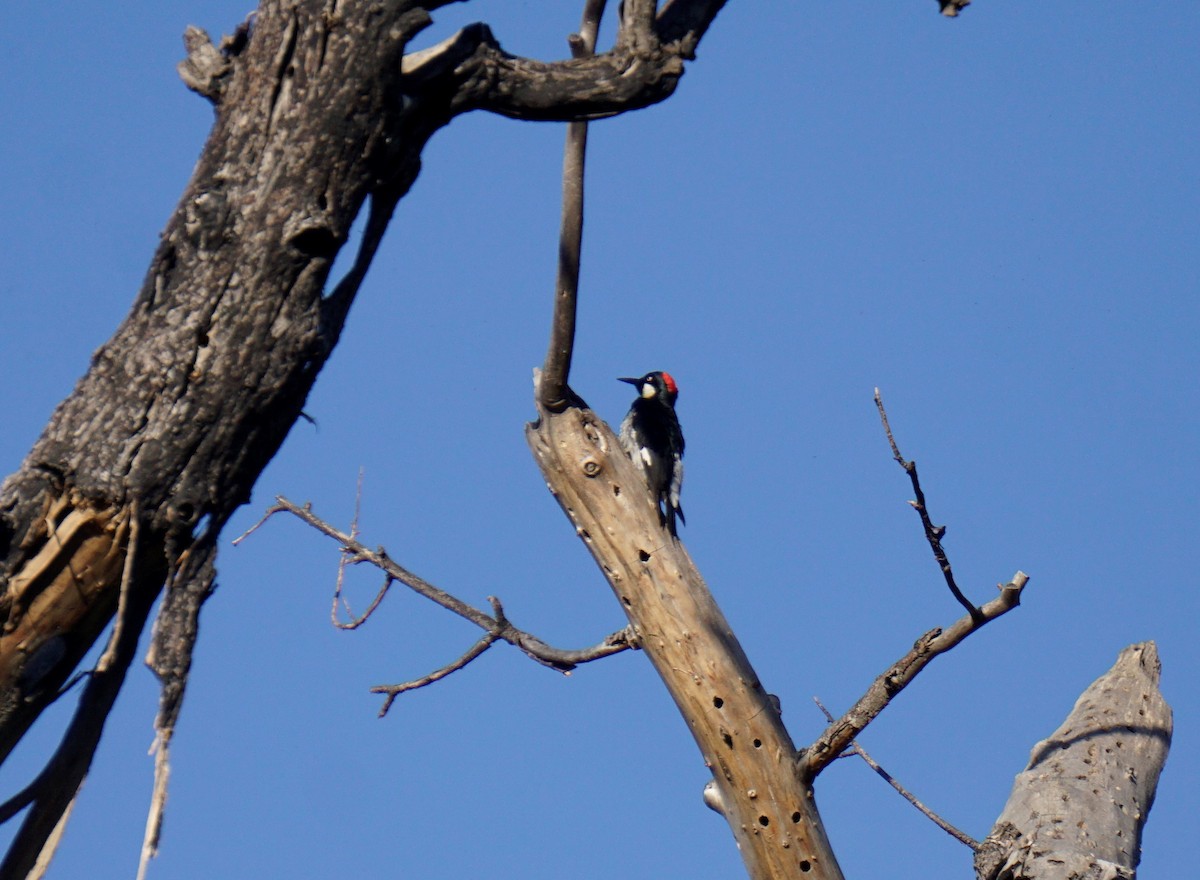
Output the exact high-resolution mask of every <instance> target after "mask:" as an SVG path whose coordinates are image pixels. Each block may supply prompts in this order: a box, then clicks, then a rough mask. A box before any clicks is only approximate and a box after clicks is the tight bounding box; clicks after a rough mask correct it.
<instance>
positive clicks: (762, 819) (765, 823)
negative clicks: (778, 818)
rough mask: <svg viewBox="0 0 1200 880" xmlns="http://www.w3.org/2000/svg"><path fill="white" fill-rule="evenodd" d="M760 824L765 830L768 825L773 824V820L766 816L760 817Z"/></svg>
mask: <svg viewBox="0 0 1200 880" xmlns="http://www.w3.org/2000/svg"><path fill="white" fill-rule="evenodd" d="M758 824H759V825H761V826H762V827H763V828H766V827H767V826H768V825H770V824H771V820H770V819H768V818H767V817H766V816H759V817H758Z"/></svg>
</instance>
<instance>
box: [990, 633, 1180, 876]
mask: <svg viewBox="0 0 1200 880" xmlns="http://www.w3.org/2000/svg"><path fill="white" fill-rule="evenodd" d="M1160 669H1161V667H1160V664H1159V660H1158V650H1157V648H1156V647H1155V645H1154V643H1153V642H1143V643H1141V644H1137V645H1131V646H1130V647H1128V648H1126V649H1125V650H1124V651H1122V652H1121V654H1120V656H1119V657H1118V658H1117V662H1116V664H1114V665H1113V667H1112V669H1110V670H1109V671H1108V672H1106V673H1104V675H1102V676H1100V678H1098V679H1096V681H1095V682H1093V683H1092V685H1091V686H1090V687H1089V688H1088V689H1087V690H1086V691H1084V692H1083V695H1082V696H1080V698H1079V700H1078V702H1077V703H1076V704H1075V708H1074V709H1073V710H1072V711H1071V714H1070V715H1068V716H1067V720H1066V721H1064V722H1063V724H1062V726H1061V727H1059V728H1058V730H1056V731H1054V733H1053V734H1051V735H1050V738H1049V739H1046V740H1043V741H1042V742H1040V743H1038V744H1037V745H1036V746H1034V748H1033V753H1032V754H1031V755H1030V758H1029V766H1028V767H1027V768H1026V769H1025V770H1024V771H1023V772H1022V773H1020V774H1019V775H1018V776H1017V779H1016V782H1015V783H1014V784H1013V790H1012V794H1011V795H1010V796H1009V799H1008V803H1007V804H1006V805H1005V807H1004V812H1003V813H1001V814H1000V818H999V819H998V820H997V821H996V824H995V826H994V827H993V828H992V831H991V833H990V834H989V835H988V837H987V839H986V840H985V841H984V842H983V843H982V844H981V845H980V848H979V851H978V853H977V854H976V858H975V871H976V876H977V877H978V878H979V880H1074V878H1085V877H1086V878H1095V880H1100V878H1107V880H1117V878H1123V880H1132V878H1133V877H1134V876H1135V872H1136V869H1137V865H1138V860H1139V859H1140V858H1141V843H1142V827H1143V826H1144V825H1145V823H1146V817H1147V816H1148V815H1149V813H1150V806H1151V804H1153V802H1154V791H1155V788H1156V787H1157V786H1158V776H1159V773H1161V772H1162V768H1163V764H1164V763H1165V762H1166V760H1167V750H1168V749H1169V748H1170V745H1171V730H1172V723H1171V708H1170V707H1169V706H1168V705H1167V703H1166V701H1165V700H1164V699H1163V696H1162V694H1161V693H1160V692H1159V690H1158V679H1159V671H1160Z"/></svg>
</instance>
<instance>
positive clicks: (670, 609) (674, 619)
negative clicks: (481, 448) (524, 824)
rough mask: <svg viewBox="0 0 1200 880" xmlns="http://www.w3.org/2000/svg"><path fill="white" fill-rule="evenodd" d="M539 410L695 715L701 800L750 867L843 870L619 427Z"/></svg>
mask: <svg viewBox="0 0 1200 880" xmlns="http://www.w3.org/2000/svg"><path fill="white" fill-rule="evenodd" d="M538 415H539V419H538V422H537V423H536V424H533V425H530V426H529V428H528V429H527V432H526V436H527V439H528V440H529V444H530V446H531V448H532V449H533V452H534V457H535V458H536V459H537V462H538V466H539V467H540V468H541V469H542V474H543V475H544V476H545V477H546V481H547V483H548V484H549V486H550V490H551V491H552V492H553V493H554V495H555V497H556V498H557V499H558V502H559V504H561V505H562V508H563V510H564V511H565V512H566V513H567V515H568V516H569V517H570V519H571V521H572V522H573V523H574V524H575V527H576V531H577V533H578V534H579V536H580V537H581V538H582V539H583V542H584V544H585V545H586V546H587V548H588V550H589V551H590V552H591V554H592V556H594V557H595V559H596V562H597V563H598V564H599V566H600V569H601V570H602V571H603V572H604V575H605V577H606V578H608V581H609V584H610V586H612V589H613V592H614V593H616V596H617V599H618V601H619V602H620V603H621V607H622V608H623V609H624V610H625V613H626V615H627V616H628V617H629V621H630V623H632V624H633V625H634V627H635V628H636V631H637V636H638V641H639V643H640V645H641V647H642V650H644V651H645V652H646V654H647V656H648V657H649V658H650V662H651V663H653V664H654V668H655V671H656V672H657V673H658V675H659V676H660V677H661V678H662V680H663V683H664V684H665V685H666V686H667V690H668V691H670V693H671V697H672V698H673V699H674V700H675V704H676V705H677V706H678V707H679V711H680V713H681V714H682V715H683V717H684V719H685V720H686V721H687V724H688V728H689V729H690V730H691V731H692V736H693V737H694V738H695V740H696V745H698V746H699V747H700V753H701V755H702V756H703V758H704V763H705V765H706V766H707V767H708V768H709V770H710V771H711V772H712V783H711V785H710V788H709V789H708V790H706V792H705V800H706V802H707V803H708V804H709V806H711V807H713V808H714V809H716V810H718V812H720V813H722V814H723V815H724V816H725V819H726V820H727V821H728V822H729V827H730V829H731V830H732V831H733V836H734V839H735V840H736V841H737V845H738V849H739V850H741V853H742V859H743V860H744V861H745V863H746V870H747V872H748V874H749V876H750V877H752V878H755V880H786V878H795V880H799V878H807V880H841V877H842V872H841V869H840V868H839V867H838V863H837V859H836V858H835V857H834V854H833V850H832V848H831V847H830V845H829V840H828V838H827V837H826V835H825V829H824V826H823V824H822V823H821V817H820V814H819V813H818V812H817V805H816V801H815V800H814V799H813V792H812V780H811V779H809V778H807V777H806V776H805V775H804V774H803V773H802V772H801V771H800V768H799V766H798V762H797V754H796V748H795V746H794V745H793V744H792V740H791V737H790V736H789V735H788V732H787V729H786V728H785V727H784V726H783V722H782V720H781V719H780V717H779V708H778V706H777V704H776V703H775V701H774V698H773V697H772V696H771V695H770V694H768V693H766V692H765V691H764V690H763V687H762V684H761V683H760V682H759V680H758V676H757V675H756V674H755V672H754V669H753V668H752V667H751V665H750V661H749V660H748V659H747V658H746V655H745V653H744V652H743V651H742V647H741V645H740V644H738V640H737V638H736V637H735V636H734V634H733V631H732V629H730V627H729V624H728V622H727V621H726V620H725V617H724V615H723V614H722V613H721V609H720V608H718V607H717V604H716V602H714V601H713V598H712V595H711V594H710V593H709V591H708V587H707V586H706V585H705V583H704V580H703V578H701V577H700V573H699V572H698V571H697V570H696V567H695V566H694V565H693V564H692V560H691V557H689V556H688V554H687V551H686V550H684V548H683V545H682V544H680V543H679V541H678V540H675V539H673V538H672V537H671V535H670V534H669V533H668V532H667V531H666V530H665V529H664V528H663V527H662V524H661V523H660V521H659V514H658V508H657V507H656V506H655V504H654V502H653V500H652V499H651V496H650V494H649V493H648V492H647V491H646V486H645V484H644V483H643V482H642V480H641V478H640V477H639V476H638V475H637V472H636V471H635V470H634V467H633V463H632V462H631V461H630V460H629V458H628V457H627V456H626V455H625V453H624V452H623V451H622V450H621V447H620V445H619V444H618V442H617V439H616V437H615V436H614V435H613V433H612V430H611V429H610V428H609V427H608V425H606V424H605V423H604V422H603V421H601V420H600V419H599V418H597V417H596V416H595V415H594V414H593V413H592V412H591V411H590V410H588V409H586V408H581V407H575V406H572V407H568V408H567V409H565V410H564V411H563V412H560V413H554V412H550V411H548V410H546V409H545V408H543V407H539V413H538ZM696 796H697V798H699V797H700V796H701V793H700V792H699V791H697V793H696Z"/></svg>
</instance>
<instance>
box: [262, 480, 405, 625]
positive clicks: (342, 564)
mask: <svg viewBox="0 0 1200 880" xmlns="http://www.w3.org/2000/svg"><path fill="white" fill-rule="evenodd" d="M362 487H363V471H362V468H359V469H358V487H357V489H356V490H355V493H354V519H353V520H351V521H350V537H351V538H357V537H358V522H359V517H360V516H361V514H362ZM239 540H240V539H239ZM362 561H363V560H362V559H359V558H358V557H356V556H354V555H353V554H351V553H348V552H343V553H342V555H341V558H340V559H339V560H338V573H337V581H336V582H335V584H334V588H333V607H331V608H330V609H329V620H330V622H331V623H332V624H333V625H334V626H336V627H337V628H338V629H358V628H359V627H360V626H362V625H363V624H364V623H366V622H367V621H368V620H369V619H370V618H371V615H372V614H374V613H375V610H376V609H377V608H379V606H380V605H381V604H382V603H383V599H384V597H385V596H386V595H387V592H388V589H389V588H390V587H391V586H392V583H393V581H392V578H391V577H390V576H388V577H385V578H384V579H383V586H382V587H380V588H379V592H377V593H376V594H375V598H374V599H373V600H372V601H371V604H370V605H369V606H367V610H366V611H364V612H363V613H362V614H361V615H359V616H358V617H355V616H354V612H353V611H351V610H350V602H349V601H348V600H347V599H346V598H345V596H344V594H343V592H342V587H343V586H344V585H345V581H346V568H347V567H348V566H351V565H357V564H358V563H360V562H362ZM339 604H340V605H341V606H342V607H343V608H345V609H346V616H347V617H348V618H349V619H348V620H346V621H341V620H338V605H339Z"/></svg>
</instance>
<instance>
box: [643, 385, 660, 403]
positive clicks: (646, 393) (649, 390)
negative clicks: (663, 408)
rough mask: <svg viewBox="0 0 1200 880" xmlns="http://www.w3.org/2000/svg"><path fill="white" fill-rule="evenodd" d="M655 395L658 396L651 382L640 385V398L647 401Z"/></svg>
mask: <svg viewBox="0 0 1200 880" xmlns="http://www.w3.org/2000/svg"><path fill="white" fill-rule="evenodd" d="M656 394H658V389H657V388H655V387H654V383H653V382H646V383H644V384H643V385H642V397H645V398H647V399H649V398H651V397H653V396H654V395H656Z"/></svg>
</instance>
